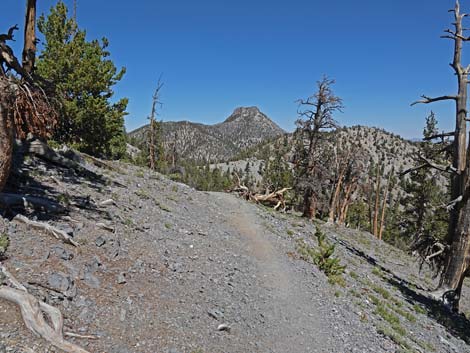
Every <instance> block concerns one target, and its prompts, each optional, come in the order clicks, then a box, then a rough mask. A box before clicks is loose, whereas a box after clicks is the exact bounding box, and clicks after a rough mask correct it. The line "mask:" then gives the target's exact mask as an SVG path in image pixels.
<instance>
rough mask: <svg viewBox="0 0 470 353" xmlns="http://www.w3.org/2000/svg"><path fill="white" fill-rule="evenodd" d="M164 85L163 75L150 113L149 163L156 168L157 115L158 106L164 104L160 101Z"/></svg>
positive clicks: (151, 167) (153, 97) (159, 80)
mask: <svg viewBox="0 0 470 353" xmlns="http://www.w3.org/2000/svg"><path fill="white" fill-rule="evenodd" d="M162 87H163V82H162V81H161V77H160V78H159V79H158V83H157V88H156V89H155V92H154V94H153V96H152V112H151V114H150V117H149V120H150V129H149V130H150V132H149V164H150V169H152V170H155V169H156V158H155V147H156V146H155V145H156V141H155V140H156V133H157V131H156V130H157V126H156V125H157V121H156V116H157V115H158V114H157V106H162V103H161V102H160V91H161V89H162Z"/></svg>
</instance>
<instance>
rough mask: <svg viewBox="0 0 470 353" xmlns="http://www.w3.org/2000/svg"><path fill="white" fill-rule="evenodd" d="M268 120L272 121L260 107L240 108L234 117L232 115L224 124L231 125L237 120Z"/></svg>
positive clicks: (234, 112) (235, 111)
mask: <svg viewBox="0 0 470 353" xmlns="http://www.w3.org/2000/svg"><path fill="white" fill-rule="evenodd" d="M263 119H267V120H269V121H271V119H269V118H268V117H267V116H266V115H265V114H263V113H262V112H261V111H260V110H259V108H258V107H238V108H236V109H235V110H234V111H233V113H232V115H230V116H229V117H228V118H227V119H226V120H225V121H224V122H225V123H230V122H234V121H237V120H245V121H249V120H263Z"/></svg>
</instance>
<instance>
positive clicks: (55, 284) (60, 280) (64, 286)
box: [48, 272, 73, 293]
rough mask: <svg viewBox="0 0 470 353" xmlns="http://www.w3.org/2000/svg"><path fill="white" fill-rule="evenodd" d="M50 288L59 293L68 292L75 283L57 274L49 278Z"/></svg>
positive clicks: (65, 276)
mask: <svg viewBox="0 0 470 353" xmlns="http://www.w3.org/2000/svg"><path fill="white" fill-rule="evenodd" d="M48 283H49V286H50V287H52V288H54V289H57V290H58V291H59V292H62V293H64V292H66V291H68V290H69V289H72V287H73V281H72V279H71V278H70V277H68V276H67V275H65V274H63V273H60V272H57V273H53V274H51V275H50V276H49V278H48Z"/></svg>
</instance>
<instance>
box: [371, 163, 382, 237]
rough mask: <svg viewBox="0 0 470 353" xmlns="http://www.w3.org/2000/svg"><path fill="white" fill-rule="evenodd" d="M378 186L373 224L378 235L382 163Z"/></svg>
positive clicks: (377, 175) (378, 175) (378, 169)
mask: <svg viewBox="0 0 470 353" xmlns="http://www.w3.org/2000/svg"><path fill="white" fill-rule="evenodd" d="M376 178H377V180H376V187H375V207H374V224H373V230H374V231H373V234H374V235H375V236H378V234H379V233H378V224H379V222H378V221H379V207H380V182H381V179H382V178H381V176H380V165H377V174H376Z"/></svg>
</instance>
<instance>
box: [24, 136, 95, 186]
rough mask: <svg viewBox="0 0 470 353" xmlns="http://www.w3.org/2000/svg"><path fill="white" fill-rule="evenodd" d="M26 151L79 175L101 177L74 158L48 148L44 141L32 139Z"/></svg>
mask: <svg viewBox="0 0 470 353" xmlns="http://www.w3.org/2000/svg"><path fill="white" fill-rule="evenodd" d="M27 152H29V153H32V154H34V155H35V156H37V157H39V158H42V159H44V160H46V161H48V162H50V163H52V164H55V165H58V166H60V167H64V168H68V169H73V170H74V171H76V172H77V173H78V174H79V175H83V176H86V177H89V178H93V179H102V178H103V177H102V176H101V175H98V174H96V173H95V172H93V171H92V170H90V169H88V168H86V167H84V166H83V165H81V164H79V163H77V162H75V161H74V160H72V159H69V158H66V157H64V156H61V155H60V154H58V153H57V152H56V151H54V150H53V149H52V148H50V147H49V146H48V145H47V144H46V143H44V142H42V141H40V140H33V141H31V142H29V145H28V146H27Z"/></svg>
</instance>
